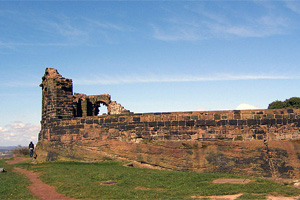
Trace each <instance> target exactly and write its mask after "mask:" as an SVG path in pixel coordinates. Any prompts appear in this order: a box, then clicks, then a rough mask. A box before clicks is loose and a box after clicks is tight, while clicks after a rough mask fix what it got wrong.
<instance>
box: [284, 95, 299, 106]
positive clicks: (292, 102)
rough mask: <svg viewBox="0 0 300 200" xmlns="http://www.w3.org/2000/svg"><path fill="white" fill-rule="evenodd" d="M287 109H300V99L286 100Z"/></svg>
mask: <svg viewBox="0 0 300 200" xmlns="http://www.w3.org/2000/svg"><path fill="white" fill-rule="evenodd" d="M285 102H286V106H287V108H300V98H299V97H292V98H290V99H287V100H285Z"/></svg>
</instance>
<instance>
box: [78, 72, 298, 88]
mask: <svg viewBox="0 0 300 200" xmlns="http://www.w3.org/2000/svg"><path fill="white" fill-rule="evenodd" d="M268 79H269V80H284V79H300V77H297V76H270V75H230V74H219V75H215V76H187V75H183V76H182V75H181V76H178V75H173V76H171V75H167V76H163V75H155V74H149V75H137V74H134V75H127V76H124V75H123V76H103V77H98V76H94V77H93V78H90V79H80V78H79V79H76V78H74V79H73V81H74V83H75V84H76V85H117V84H127V83H168V82H203V81H232V80H268Z"/></svg>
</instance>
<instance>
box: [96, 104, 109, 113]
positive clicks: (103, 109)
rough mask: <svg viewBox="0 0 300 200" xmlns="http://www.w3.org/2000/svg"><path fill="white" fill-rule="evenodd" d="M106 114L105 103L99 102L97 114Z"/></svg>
mask: <svg viewBox="0 0 300 200" xmlns="http://www.w3.org/2000/svg"><path fill="white" fill-rule="evenodd" d="M107 114H108V111H107V105H105V104H104V103H100V106H99V112H98V116H100V115H107Z"/></svg>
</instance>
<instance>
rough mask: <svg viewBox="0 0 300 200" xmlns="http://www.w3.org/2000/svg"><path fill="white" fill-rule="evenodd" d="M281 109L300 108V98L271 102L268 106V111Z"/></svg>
mask: <svg viewBox="0 0 300 200" xmlns="http://www.w3.org/2000/svg"><path fill="white" fill-rule="evenodd" d="M281 108H300V98H299V97H292V98H289V99H286V100H285V101H279V100H276V101H273V102H272V103H270V104H269V106H268V109H281Z"/></svg>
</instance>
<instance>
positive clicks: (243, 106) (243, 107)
mask: <svg viewBox="0 0 300 200" xmlns="http://www.w3.org/2000/svg"><path fill="white" fill-rule="evenodd" d="M252 109H254V110H255V109H259V108H258V107H257V106H253V105H250V104H246V103H242V104H240V105H238V107H236V110H252Z"/></svg>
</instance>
